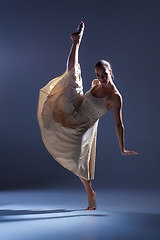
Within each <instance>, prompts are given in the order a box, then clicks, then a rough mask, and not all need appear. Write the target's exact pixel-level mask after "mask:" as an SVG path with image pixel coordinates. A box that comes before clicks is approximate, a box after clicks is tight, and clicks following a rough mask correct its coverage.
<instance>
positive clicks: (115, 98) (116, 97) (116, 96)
mask: <svg viewBox="0 0 160 240" xmlns="http://www.w3.org/2000/svg"><path fill="white" fill-rule="evenodd" d="M111 101H112V104H113V107H116V108H117V107H118V108H121V107H122V104H123V99H122V95H121V94H120V92H119V91H115V92H114V93H113V94H112V96H111Z"/></svg>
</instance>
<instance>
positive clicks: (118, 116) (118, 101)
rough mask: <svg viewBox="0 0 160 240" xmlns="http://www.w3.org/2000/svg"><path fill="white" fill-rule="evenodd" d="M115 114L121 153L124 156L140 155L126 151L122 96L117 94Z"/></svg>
mask: <svg viewBox="0 0 160 240" xmlns="http://www.w3.org/2000/svg"><path fill="white" fill-rule="evenodd" d="M113 114H114V120H115V130H116V134H117V138H118V142H119V146H120V150H121V153H122V154H124V155H135V154H138V153H137V152H134V151H128V150H125V147H124V125H123V121H122V97H121V95H120V94H115V95H114V97H113Z"/></svg>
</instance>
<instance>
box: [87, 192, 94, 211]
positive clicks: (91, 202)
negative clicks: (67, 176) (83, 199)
mask: <svg viewBox="0 0 160 240" xmlns="http://www.w3.org/2000/svg"><path fill="white" fill-rule="evenodd" d="M86 210H96V192H95V191H93V192H92V194H90V195H88V207H87V208H86Z"/></svg>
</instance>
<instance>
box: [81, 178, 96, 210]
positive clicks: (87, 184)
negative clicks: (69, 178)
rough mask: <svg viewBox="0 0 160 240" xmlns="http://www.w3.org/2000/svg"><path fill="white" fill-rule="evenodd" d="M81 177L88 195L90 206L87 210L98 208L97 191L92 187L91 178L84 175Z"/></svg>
mask: <svg viewBox="0 0 160 240" xmlns="http://www.w3.org/2000/svg"><path fill="white" fill-rule="evenodd" d="M79 178H80V180H81V181H82V183H83V185H84V187H85V190H86V193H87V197H88V207H87V208H86V210H96V192H95V191H93V189H92V186H91V180H86V179H84V178H82V177H79Z"/></svg>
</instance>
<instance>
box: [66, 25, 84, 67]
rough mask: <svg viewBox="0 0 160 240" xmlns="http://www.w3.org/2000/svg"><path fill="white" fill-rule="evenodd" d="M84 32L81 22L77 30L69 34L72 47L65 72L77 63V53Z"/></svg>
mask: <svg viewBox="0 0 160 240" xmlns="http://www.w3.org/2000/svg"><path fill="white" fill-rule="evenodd" d="M83 31H84V23H83V22H82V21H81V23H80V25H79V26H78V28H77V31H76V32H75V33H72V34H71V36H70V37H71V39H72V47H71V50H70V53H69V56H68V59H67V71H69V70H70V69H71V68H72V67H74V66H75V65H76V64H77V63H78V52H79V46H80V42H81V39H82V36H83Z"/></svg>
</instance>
